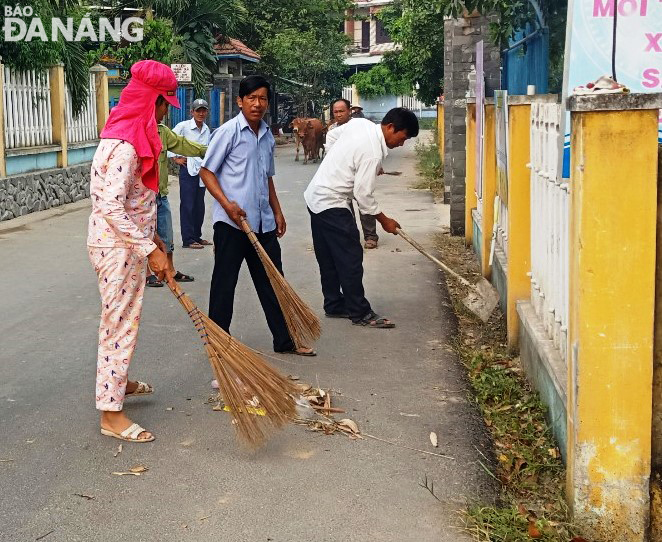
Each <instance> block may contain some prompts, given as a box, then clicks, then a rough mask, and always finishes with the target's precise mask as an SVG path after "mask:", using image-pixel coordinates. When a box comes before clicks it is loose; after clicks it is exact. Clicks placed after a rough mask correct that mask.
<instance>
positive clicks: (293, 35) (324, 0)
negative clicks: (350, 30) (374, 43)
mask: <svg viewBox="0 0 662 542" xmlns="http://www.w3.org/2000/svg"><path fill="white" fill-rule="evenodd" d="M244 3H245V5H246V9H247V12H248V17H247V18H246V21H245V22H244V24H243V25H242V26H241V30H240V34H239V37H240V38H241V40H242V41H244V42H245V43H246V45H248V46H249V47H251V48H253V49H255V50H256V51H258V52H259V53H260V56H261V60H260V64H259V65H258V67H257V69H258V70H259V71H260V72H261V73H264V74H265V75H267V76H269V77H271V78H272V79H275V80H276V83H277V86H278V89H279V90H285V91H286V92H288V93H290V94H292V95H293V96H294V98H295V100H296V101H297V102H298V104H299V105H304V104H306V103H307V102H309V101H312V102H314V103H316V104H318V105H320V104H322V103H325V102H327V103H328V101H329V100H330V99H331V98H332V97H335V96H339V95H340V94H341V91H342V86H343V84H344V82H345V80H344V77H343V72H344V71H345V66H344V63H343V62H344V52H345V47H346V46H347V45H348V43H349V40H348V39H347V37H346V36H345V35H344V33H343V32H342V28H343V24H344V21H345V12H346V10H347V9H349V8H351V7H352V5H353V2H351V1H349V0H274V1H270V2H265V1H264V0H244ZM286 79H289V80H290V81H294V82H296V83H298V84H293V83H291V82H288V81H286Z"/></svg>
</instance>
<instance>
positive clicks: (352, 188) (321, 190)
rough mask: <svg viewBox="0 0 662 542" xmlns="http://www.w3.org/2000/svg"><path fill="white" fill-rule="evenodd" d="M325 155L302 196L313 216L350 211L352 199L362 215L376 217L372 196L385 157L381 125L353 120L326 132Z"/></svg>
mask: <svg viewBox="0 0 662 542" xmlns="http://www.w3.org/2000/svg"><path fill="white" fill-rule="evenodd" d="M325 150H326V154H325V156H324V160H322V163H321V164H320V167H319V168H318V170H317V172H316V173H315V176H314V177H313V179H312V180H311V181H310V184H309V185H308V188H307V189H306V191H305V192H304V194H303V196H304V198H305V200H306V204H307V205H308V208H309V209H310V210H311V211H312V212H313V213H315V214H318V213H321V212H322V211H326V210H327V209H333V208H345V209H351V201H352V199H355V200H356V202H357V204H358V206H359V210H360V211H361V213H362V214H364V215H378V214H379V213H380V210H379V205H378V204H377V200H376V199H375V196H374V195H373V192H374V190H375V182H376V180H377V172H378V171H379V168H380V167H381V165H382V160H383V159H384V158H385V157H386V155H387V154H388V147H387V146H386V141H385V140H384V133H383V132H382V127H381V125H380V124H375V123H374V122H372V121H369V120H367V119H352V120H350V121H349V122H347V123H346V124H343V125H342V126H338V127H337V128H334V129H333V130H331V131H329V133H328V134H327V136H326V146H325Z"/></svg>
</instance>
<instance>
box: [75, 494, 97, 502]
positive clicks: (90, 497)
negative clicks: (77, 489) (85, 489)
mask: <svg viewBox="0 0 662 542" xmlns="http://www.w3.org/2000/svg"><path fill="white" fill-rule="evenodd" d="M74 496H75V497H82V498H83V499H87V500H88V501H91V500H93V499H94V495H85V493H74Z"/></svg>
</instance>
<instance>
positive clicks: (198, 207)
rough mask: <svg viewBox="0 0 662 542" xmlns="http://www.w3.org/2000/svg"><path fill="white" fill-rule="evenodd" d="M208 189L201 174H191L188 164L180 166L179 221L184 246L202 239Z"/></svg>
mask: <svg viewBox="0 0 662 542" xmlns="http://www.w3.org/2000/svg"><path fill="white" fill-rule="evenodd" d="M206 190H207V189H206V188H205V187H204V186H200V175H189V173H188V169H187V167H186V166H180V167H179V223H180V228H181V232H182V245H184V246H187V245H190V244H191V243H199V242H200V240H201V239H202V224H203V222H204V221H205V191H206Z"/></svg>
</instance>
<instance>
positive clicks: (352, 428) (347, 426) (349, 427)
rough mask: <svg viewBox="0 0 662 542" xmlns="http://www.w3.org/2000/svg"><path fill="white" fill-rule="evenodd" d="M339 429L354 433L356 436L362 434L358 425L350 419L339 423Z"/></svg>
mask: <svg viewBox="0 0 662 542" xmlns="http://www.w3.org/2000/svg"><path fill="white" fill-rule="evenodd" d="M338 428H339V429H341V430H343V431H345V432H347V431H349V432H350V433H354V434H355V435H358V434H360V433H361V431H359V426H358V425H356V422H355V421H353V420H350V419H349V418H344V419H342V420H340V421H339V422H338Z"/></svg>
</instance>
